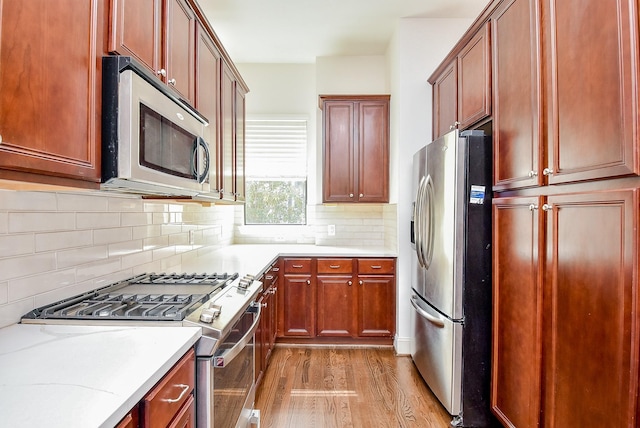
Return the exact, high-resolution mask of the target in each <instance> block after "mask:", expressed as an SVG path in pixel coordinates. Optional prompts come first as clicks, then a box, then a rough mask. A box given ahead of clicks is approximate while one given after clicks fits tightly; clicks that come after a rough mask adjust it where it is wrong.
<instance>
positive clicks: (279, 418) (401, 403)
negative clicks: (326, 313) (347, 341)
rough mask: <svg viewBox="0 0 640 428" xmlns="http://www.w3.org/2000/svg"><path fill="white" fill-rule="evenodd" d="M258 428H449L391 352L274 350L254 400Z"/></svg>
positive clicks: (412, 371) (406, 362)
mask: <svg viewBox="0 0 640 428" xmlns="http://www.w3.org/2000/svg"><path fill="white" fill-rule="evenodd" d="M256 408H257V409H260V417H261V424H260V425H261V427H262V428H331V427H336V428H337V427H339V428H345V427H351V428H360V427H367V428H373V427H379V428H383V427H384V428H396V427H398V428H399V427H403V428H405V427H407V428H408V427H416V428H417V427H420V428H448V427H449V422H450V421H451V417H450V416H449V415H448V414H447V412H446V410H445V409H444V408H443V407H442V405H441V404H440V403H439V402H438V400H437V399H436V398H435V397H434V395H433V394H432V393H431V391H430V390H429V388H428V387H427V386H426V385H425V383H424V381H423V380H422V378H421V377H420V375H419V374H418V372H417V369H416V368H415V366H414V365H413V362H412V361H411V357H409V356H396V355H395V353H394V350H393V348H391V347H386V348H344V347H289V346H276V348H275V349H274V351H273V354H272V356H271V363H270V365H269V367H268V369H267V372H266V374H265V376H264V379H263V381H262V384H261V386H260V389H259V390H258V394H257V399H256Z"/></svg>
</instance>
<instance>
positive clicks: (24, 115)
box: [0, 0, 105, 188]
mask: <svg viewBox="0 0 640 428" xmlns="http://www.w3.org/2000/svg"><path fill="white" fill-rule="evenodd" d="M103 5H104V3H103V2H102V1H100V0H91V1H83V2H77V1H73V0H62V1H59V2H51V1H47V0H33V1H20V0H5V1H3V2H2V7H1V8H0V14H1V15H0V19H1V25H0V31H1V34H0V178H11V179H17V180H25V181H33V182H39V183H51V184H69V185H72V186H76V187H94V188H95V187H97V183H98V182H99V181H100V168H99V165H100V108H99V106H100V103H101V99H102V97H101V80H100V74H99V71H100V69H99V64H100V61H99V58H100V57H101V56H102V49H101V48H100V46H102V43H103V36H102V35H103V32H104V26H103V22H104V19H105V16H104V10H105V7H104V6H103ZM61 11H64V13H61ZM44 29H46V31H44ZM79 41H81V42H79ZM69 179H70V180H69Z"/></svg>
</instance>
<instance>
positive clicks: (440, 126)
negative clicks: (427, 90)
mask: <svg viewBox="0 0 640 428" xmlns="http://www.w3.org/2000/svg"><path fill="white" fill-rule="evenodd" d="M457 121H458V65H457V62H456V61H452V62H451V64H450V65H449V66H448V67H447V68H446V69H445V70H444V71H443V72H442V74H441V75H440V76H438V78H437V79H436V81H435V83H434V84H433V139H434V140H435V139H436V138H438V137H441V136H443V135H444V134H446V133H447V132H449V131H450V130H452V129H453V128H455V127H457V125H458V122H457Z"/></svg>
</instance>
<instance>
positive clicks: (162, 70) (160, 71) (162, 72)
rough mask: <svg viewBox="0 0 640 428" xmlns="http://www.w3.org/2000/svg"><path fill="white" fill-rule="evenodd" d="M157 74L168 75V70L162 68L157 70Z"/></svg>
mask: <svg viewBox="0 0 640 428" xmlns="http://www.w3.org/2000/svg"><path fill="white" fill-rule="evenodd" d="M156 74H157V75H158V76H166V75H167V70H165V69H164V68H161V69H160V70H158V71H156Z"/></svg>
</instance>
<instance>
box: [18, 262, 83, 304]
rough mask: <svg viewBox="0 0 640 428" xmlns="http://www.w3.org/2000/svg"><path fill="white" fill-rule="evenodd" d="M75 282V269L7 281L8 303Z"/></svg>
mask: <svg viewBox="0 0 640 428" xmlns="http://www.w3.org/2000/svg"><path fill="white" fill-rule="evenodd" d="M75 282H76V275H75V269H67V270H61V271H54V272H46V273H43V274H40V275H33V276H29V277H26V278H20V279H16V280H11V281H9V288H8V292H9V294H8V296H9V301H10V302H14V301H17V300H22V299H25V298H28V297H30V296H34V295H37V294H41V293H46V292H48V291H52V290H55V289H57V288H63V287H68V286H70V285H72V284H75Z"/></svg>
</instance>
